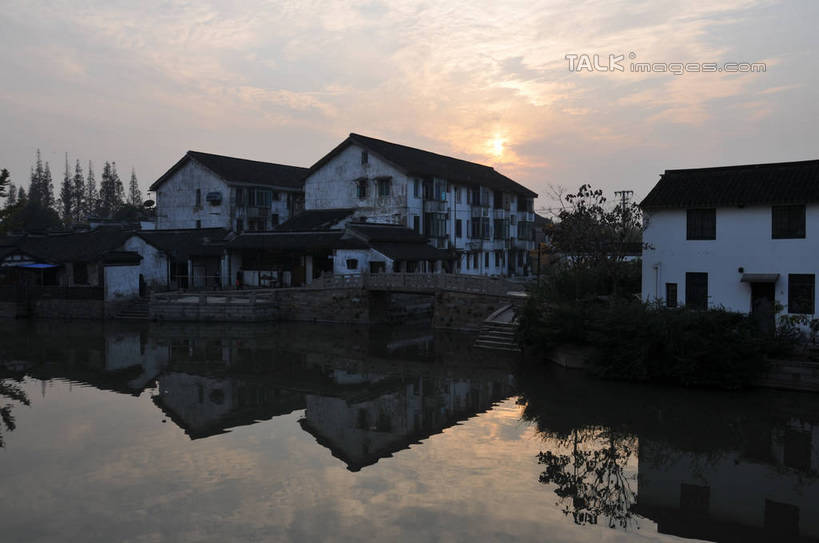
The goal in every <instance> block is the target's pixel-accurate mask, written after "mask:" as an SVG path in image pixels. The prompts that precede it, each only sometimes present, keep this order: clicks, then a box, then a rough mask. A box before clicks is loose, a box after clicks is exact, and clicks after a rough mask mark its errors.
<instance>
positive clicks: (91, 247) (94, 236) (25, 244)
mask: <svg viewBox="0 0 819 543" xmlns="http://www.w3.org/2000/svg"><path fill="white" fill-rule="evenodd" d="M133 234H134V232H133V231H131V230H123V229H121V228H113V227H111V228H106V227H103V228H97V229H95V230H90V231H88V232H72V233H67V234H49V235H42V236H37V235H27V236H22V237H19V238H17V242H16V243H15V244H14V245H15V246H16V248H17V250H19V251H20V252H22V253H25V254H27V255H29V256H31V257H33V258H36V259H37V260H40V261H43V262H51V263H54V264H61V263H64V262H92V261H96V260H100V259H101V258H102V257H103V256H104V255H106V254H107V253H109V252H111V251H115V250H117V249H119V248H120V247H121V246H122V244H123V243H125V241H126V240H127V239H128V238H129V237H131V236H132V235H133Z"/></svg>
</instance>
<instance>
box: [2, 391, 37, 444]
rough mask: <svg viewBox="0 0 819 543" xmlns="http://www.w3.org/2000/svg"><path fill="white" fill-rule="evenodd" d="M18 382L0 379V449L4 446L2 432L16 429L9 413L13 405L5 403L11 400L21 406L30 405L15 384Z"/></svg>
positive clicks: (24, 394) (24, 393) (12, 417)
mask: <svg viewBox="0 0 819 543" xmlns="http://www.w3.org/2000/svg"><path fill="white" fill-rule="evenodd" d="M18 382H19V381H17V382H15V381H14V380H12V379H0V401H3V402H4V404H3V405H0V420H2V424H0V447H3V446H4V445H5V442H4V441H3V432H4V431H6V432H11V431H13V430H14V429H15V428H16V427H17V424H16V423H15V421H14V415H13V414H12V412H11V410H12V408H13V407H14V403H7V401H8V400H11V401H12V402H17V403H20V404H23V405H29V404H30V402H29V399H28V396H27V395H26V392H25V391H24V390H23V388H22V387H21V386H20V385H19V384H17V383H18Z"/></svg>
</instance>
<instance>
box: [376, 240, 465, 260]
mask: <svg viewBox="0 0 819 543" xmlns="http://www.w3.org/2000/svg"><path fill="white" fill-rule="evenodd" d="M370 246H371V247H372V248H373V249H375V250H376V251H378V252H379V253H381V254H382V255H385V256H388V257H390V258H391V259H393V260H449V259H452V258H455V256H454V255H453V254H451V253H449V252H447V251H444V250H443V249H436V248H435V247H432V246H430V245H426V244H423V243H391V242H381V241H379V242H374V243H371V244H370Z"/></svg>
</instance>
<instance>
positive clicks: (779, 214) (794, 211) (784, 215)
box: [771, 205, 805, 239]
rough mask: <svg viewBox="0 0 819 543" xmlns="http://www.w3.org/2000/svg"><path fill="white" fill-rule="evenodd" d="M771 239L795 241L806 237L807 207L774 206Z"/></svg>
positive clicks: (772, 209)
mask: <svg viewBox="0 0 819 543" xmlns="http://www.w3.org/2000/svg"><path fill="white" fill-rule="evenodd" d="M771 237H772V238H773V239H794V238H804V237H805V206H803V205H796V206H773V207H772V208H771Z"/></svg>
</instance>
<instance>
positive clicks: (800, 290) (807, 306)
mask: <svg viewBox="0 0 819 543" xmlns="http://www.w3.org/2000/svg"><path fill="white" fill-rule="evenodd" d="M815 283H816V276H815V275H814V274H812V273H791V274H788V313H802V314H807V315H812V314H813V313H814V306H813V304H814V292H815V287H814V285H815Z"/></svg>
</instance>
